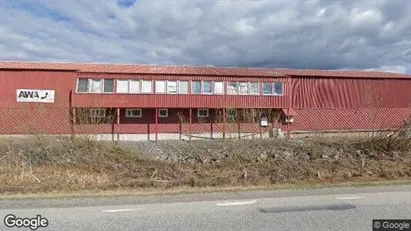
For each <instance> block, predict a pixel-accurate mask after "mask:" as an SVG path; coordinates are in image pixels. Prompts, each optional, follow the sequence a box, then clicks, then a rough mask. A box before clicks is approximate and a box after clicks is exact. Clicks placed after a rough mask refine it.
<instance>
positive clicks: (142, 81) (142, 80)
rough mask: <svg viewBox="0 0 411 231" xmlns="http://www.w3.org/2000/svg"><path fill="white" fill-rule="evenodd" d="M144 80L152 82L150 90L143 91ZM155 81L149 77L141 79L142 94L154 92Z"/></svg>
mask: <svg viewBox="0 0 411 231" xmlns="http://www.w3.org/2000/svg"><path fill="white" fill-rule="evenodd" d="M144 82H150V83H151V84H150V86H151V87H150V92H143V83H144ZM153 82H154V81H153V80H152V79H150V80H149V79H141V83H140V84H141V85H140V86H141V91H140V92H141V93H140V94H153V92H155V84H154V87H153ZM153 88H154V89H153Z"/></svg>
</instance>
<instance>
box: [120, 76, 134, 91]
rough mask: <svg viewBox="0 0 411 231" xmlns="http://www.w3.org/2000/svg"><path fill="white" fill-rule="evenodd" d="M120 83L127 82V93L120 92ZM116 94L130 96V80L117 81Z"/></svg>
mask: <svg viewBox="0 0 411 231" xmlns="http://www.w3.org/2000/svg"><path fill="white" fill-rule="evenodd" d="M118 81H127V92H119V91H118V86H119V84H118ZM116 94H130V80H129V79H116ZM133 94H135V93H133Z"/></svg>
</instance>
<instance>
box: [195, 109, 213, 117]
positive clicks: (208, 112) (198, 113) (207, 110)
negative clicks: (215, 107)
mask: <svg viewBox="0 0 411 231" xmlns="http://www.w3.org/2000/svg"><path fill="white" fill-rule="evenodd" d="M200 111H206V112H207V115H206V116H202V115H200ZM209 116H210V110H209V109H205V108H199V109H197V118H207V117H209Z"/></svg>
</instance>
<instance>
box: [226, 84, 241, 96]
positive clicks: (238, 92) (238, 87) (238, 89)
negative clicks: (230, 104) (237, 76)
mask: <svg viewBox="0 0 411 231" xmlns="http://www.w3.org/2000/svg"><path fill="white" fill-rule="evenodd" d="M230 83H236V86H237V88H236V91H237V93H236V94H231V93H229V91H228V87H229V86H230ZM226 92H227V95H240V84H239V81H227V89H226Z"/></svg>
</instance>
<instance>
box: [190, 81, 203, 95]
mask: <svg viewBox="0 0 411 231" xmlns="http://www.w3.org/2000/svg"><path fill="white" fill-rule="evenodd" d="M191 92H192V93H194V94H201V81H192V89H191Z"/></svg>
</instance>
